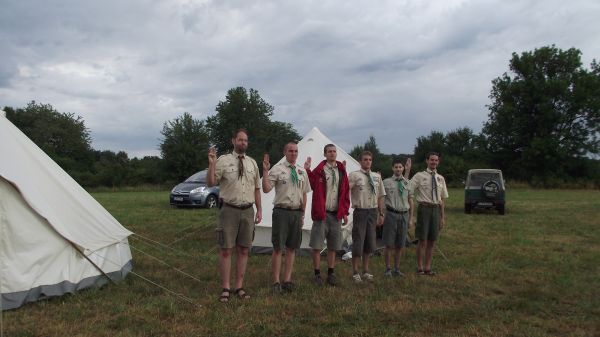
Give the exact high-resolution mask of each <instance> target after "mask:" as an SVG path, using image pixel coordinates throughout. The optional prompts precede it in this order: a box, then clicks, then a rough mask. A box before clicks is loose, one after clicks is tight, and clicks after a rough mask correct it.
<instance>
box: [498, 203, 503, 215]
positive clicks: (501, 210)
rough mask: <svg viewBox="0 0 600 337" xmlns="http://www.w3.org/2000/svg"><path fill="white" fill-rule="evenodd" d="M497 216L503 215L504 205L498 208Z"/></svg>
mask: <svg viewBox="0 0 600 337" xmlns="http://www.w3.org/2000/svg"><path fill="white" fill-rule="evenodd" d="M498 214H500V215H504V205H500V206H498Z"/></svg>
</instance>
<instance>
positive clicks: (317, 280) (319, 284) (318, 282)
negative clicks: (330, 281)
mask: <svg viewBox="0 0 600 337" xmlns="http://www.w3.org/2000/svg"><path fill="white" fill-rule="evenodd" d="M315 285H316V286H317V287H322V286H323V279H322V278H321V275H315Z"/></svg>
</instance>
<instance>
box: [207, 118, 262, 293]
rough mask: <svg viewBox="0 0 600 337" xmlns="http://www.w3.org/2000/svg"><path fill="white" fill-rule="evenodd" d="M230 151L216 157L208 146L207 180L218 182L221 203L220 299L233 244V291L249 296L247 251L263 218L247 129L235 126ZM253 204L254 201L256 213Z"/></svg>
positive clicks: (225, 288) (226, 290)
mask: <svg viewBox="0 0 600 337" xmlns="http://www.w3.org/2000/svg"><path fill="white" fill-rule="evenodd" d="M231 143H232V144H233V152H232V153H230V154H226V155H223V156H221V157H219V159H217V158H216V157H217V154H216V150H215V149H214V148H210V149H209V150H208V173H207V175H206V184H207V185H208V186H209V187H210V186H215V185H216V184H219V186H220V192H219V197H220V198H221V199H222V207H221V211H220V212H219V224H218V226H217V229H216V232H217V241H218V244H219V246H220V248H221V249H220V252H219V272H220V274H221V286H222V288H223V289H222V291H221V295H220V297H219V300H220V301H221V302H228V301H229V294H230V292H231V290H230V289H231V288H230V275H231V271H230V269H231V253H232V251H233V248H234V247H235V248H236V281H235V291H234V293H235V294H236V295H237V296H238V297H239V298H241V299H249V298H250V296H249V295H248V293H246V291H245V290H244V288H243V283H244V274H245V272H246V265H247V263H248V252H249V250H250V246H252V239H253V237H254V225H255V224H257V223H259V222H260V221H261V219H262V208H261V203H260V175H259V172H258V165H256V161H254V159H252V158H250V157H248V156H247V155H246V150H247V149H248V132H247V131H246V130H244V129H239V130H236V131H235V133H234V134H233V137H232V139H231ZM253 204H256V216H255V214H254V209H253V207H252V205H253Z"/></svg>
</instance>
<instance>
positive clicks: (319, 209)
mask: <svg viewBox="0 0 600 337" xmlns="http://www.w3.org/2000/svg"><path fill="white" fill-rule="evenodd" d="M326 163H327V161H326V160H323V161H322V162H321V163H319V165H317V167H315V169H314V171H311V170H307V173H308V180H309V182H310V188H311V189H312V191H313V194H312V206H311V212H310V213H311V214H310V215H311V217H312V219H313V220H325V214H326V213H325V201H326V200H327V197H326V195H325V194H326V193H327V179H325V170H324V169H323V167H324V166H325V164H326ZM336 163H337V168H338V170H339V175H340V179H339V185H338V186H339V188H338V210H337V218H338V220H340V219H342V218H343V217H344V215H348V214H349V213H348V210H349V209H350V184H348V174H347V173H346V168H345V167H344V164H342V163H341V162H339V161H336Z"/></svg>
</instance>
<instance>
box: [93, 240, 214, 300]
mask: <svg viewBox="0 0 600 337" xmlns="http://www.w3.org/2000/svg"><path fill="white" fill-rule="evenodd" d="M128 246H129V247H131V248H133V249H136V248H135V247H133V246H131V245H129V244H128ZM136 250H138V249H136ZM92 254H96V253H95V252H92ZM144 254H146V253H144ZM147 255H148V256H151V255H149V254H147ZM96 256H99V257H101V258H102V259H104V260H105V261H107V262H109V263H112V264H115V265H118V263H116V262H114V261H111V260H110V259H107V258H106V256H101V255H99V254H96ZM152 257H153V256H152ZM153 258H154V259H156V260H158V261H160V260H159V259H157V258H155V257H153ZM160 262H162V261H160ZM163 263H164V262H163ZM165 264H166V263H165ZM167 265H168V264H167ZM169 267H171V266H169ZM171 268H173V269H175V270H177V271H179V270H178V269H177V268H174V267H171ZM129 273H131V274H133V275H135V276H137V277H139V278H141V279H142V280H144V281H146V282H148V283H150V284H152V285H154V286H157V287H159V288H160V289H162V290H165V291H166V292H168V293H169V294H171V295H175V296H176V297H178V298H179V299H181V300H183V301H185V302H188V303H190V304H192V305H194V306H197V307H202V305H201V304H198V303H196V302H194V300H193V299H191V298H189V297H187V296H184V295H183V294H180V293H178V292H176V291H174V290H171V289H169V288H167V287H166V286H163V285H161V284H158V283H156V282H154V281H152V280H150V279H148V278H146V277H144V276H142V275H140V274H138V273H136V272H134V271H133V270H132V271H130V272H129ZM184 274H185V273H184ZM186 275H187V276H189V277H192V278H193V279H195V280H198V279H197V278H195V277H193V276H191V275H188V274H186ZM198 281H200V280H198Z"/></svg>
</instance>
